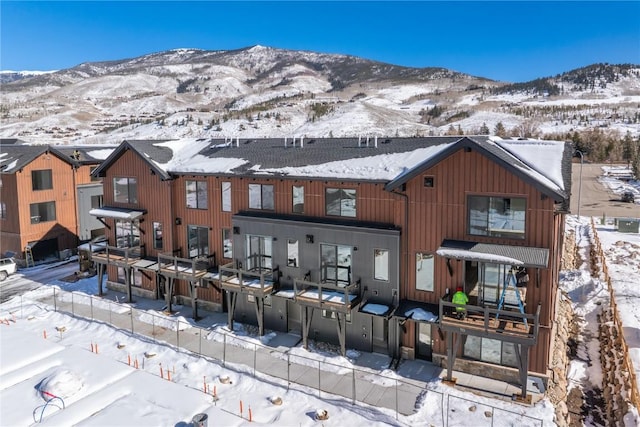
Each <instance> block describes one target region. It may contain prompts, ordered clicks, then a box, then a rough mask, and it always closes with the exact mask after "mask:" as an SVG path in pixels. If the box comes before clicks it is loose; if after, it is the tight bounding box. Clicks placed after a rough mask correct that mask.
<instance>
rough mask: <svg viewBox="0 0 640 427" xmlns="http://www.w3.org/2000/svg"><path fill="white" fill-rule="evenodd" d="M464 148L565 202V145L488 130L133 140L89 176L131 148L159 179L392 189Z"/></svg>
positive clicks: (567, 157)
mask: <svg viewBox="0 0 640 427" xmlns="http://www.w3.org/2000/svg"><path fill="white" fill-rule="evenodd" d="M465 148H471V149H474V150H478V151H480V152H482V153H483V154H484V155H486V156H487V157H489V158H491V159H492V160H493V161H495V162H497V163H499V164H500V165H501V166H503V167H504V168H506V169H507V170H509V171H511V172H512V173H514V174H515V175H517V176H520V177H521V178H522V179H524V180H526V181H527V182H529V183H531V184H532V185H534V186H535V187H536V188H538V189H539V191H541V192H542V193H543V194H545V195H547V196H549V197H552V198H553V199H554V200H556V201H558V202H568V198H569V195H570V187H571V153H572V150H571V148H570V146H569V145H568V143H565V142H562V141H542V140H502V139H500V138H496V137H488V136H465V137H460V136H443V137H424V138H366V139H365V138H297V139H295V141H294V139H293V138H269V139H254V138H250V139H246V138H244V139H229V140H226V139H183V140H170V141H167V140H163V141H153V140H142V141H135V140H134V141H124V142H123V143H122V144H121V145H120V146H119V147H118V148H117V149H116V150H115V151H114V152H113V154H112V155H111V156H109V158H107V159H106V160H105V162H104V163H103V164H102V165H101V166H100V167H98V169H97V170H96V171H95V172H94V174H96V175H101V174H104V171H105V170H106V169H107V168H108V167H109V166H110V165H111V164H112V163H113V162H114V161H115V160H116V159H117V158H118V157H119V156H121V155H122V154H123V153H124V152H126V151H127V150H133V151H135V152H137V153H138V154H139V155H140V157H141V158H143V159H144V160H145V161H146V162H148V164H149V166H150V167H151V168H152V169H153V170H154V171H155V172H156V174H158V175H159V176H160V177H161V178H162V179H171V178H172V177H173V176H177V175H194V174H199V175H218V176H220V175H239V176H253V177H259V176H265V177H267V176H276V177H284V176H286V177H296V178H305V179H327V178H329V179H340V180H357V181H374V182H381V183H385V184H386V188H387V190H390V191H391V190H393V189H395V188H397V187H399V186H400V185H402V184H403V183H404V182H406V181H407V180H409V179H411V178H413V177H415V176H417V175H419V174H420V173H422V172H423V171H424V170H425V169H426V168H429V167H431V166H433V165H435V164H437V163H438V162H440V161H441V160H443V159H444V158H446V157H447V156H449V155H451V154H453V153H454V152H456V151H458V150H461V149H465Z"/></svg>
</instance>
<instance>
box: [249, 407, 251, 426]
mask: <svg viewBox="0 0 640 427" xmlns="http://www.w3.org/2000/svg"><path fill="white" fill-rule="evenodd" d="M249 422H251V406H249Z"/></svg>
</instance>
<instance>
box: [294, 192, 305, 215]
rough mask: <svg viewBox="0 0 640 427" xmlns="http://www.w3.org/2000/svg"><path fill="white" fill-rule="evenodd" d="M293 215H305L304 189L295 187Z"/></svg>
mask: <svg viewBox="0 0 640 427" xmlns="http://www.w3.org/2000/svg"><path fill="white" fill-rule="evenodd" d="M293 213H299V214H301V213H304V187H302V186H297V185H294V186H293Z"/></svg>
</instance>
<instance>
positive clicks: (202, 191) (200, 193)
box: [187, 181, 207, 209]
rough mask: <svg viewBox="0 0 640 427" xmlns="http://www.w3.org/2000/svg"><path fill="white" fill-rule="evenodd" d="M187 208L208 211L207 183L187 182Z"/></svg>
mask: <svg viewBox="0 0 640 427" xmlns="http://www.w3.org/2000/svg"><path fill="white" fill-rule="evenodd" d="M187 207H188V208H191V209H207V181H187Z"/></svg>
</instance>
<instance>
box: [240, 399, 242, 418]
mask: <svg viewBox="0 0 640 427" xmlns="http://www.w3.org/2000/svg"><path fill="white" fill-rule="evenodd" d="M240 418H242V400H241V401H240Z"/></svg>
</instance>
